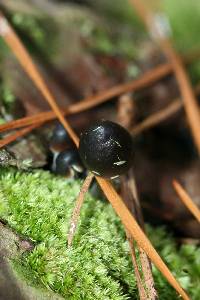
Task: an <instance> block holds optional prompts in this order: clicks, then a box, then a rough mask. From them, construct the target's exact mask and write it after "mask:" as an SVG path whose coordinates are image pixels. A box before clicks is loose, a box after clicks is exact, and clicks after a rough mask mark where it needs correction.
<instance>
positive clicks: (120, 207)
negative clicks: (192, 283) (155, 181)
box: [96, 177, 190, 300]
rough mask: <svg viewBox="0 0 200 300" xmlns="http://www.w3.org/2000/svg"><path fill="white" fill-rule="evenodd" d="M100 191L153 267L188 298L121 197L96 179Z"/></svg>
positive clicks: (108, 184) (108, 183) (104, 181)
mask: <svg viewBox="0 0 200 300" xmlns="http://www.w3.org/2000/svg"><path fill="white" fill-rule="evenodd" d="M96 179H97V181H98V183H99V185H100V187H101V189H102V190H103V192H104V194H105V196H106V197H107V198H108V200H109V201H110V203H111V204H112V206H113V208H114V209H115V211H116V213H117V214H118V216H119V217H120V219H121V221H122V223H123V224H124V226H125V227H126V229H128V231H129V232H130V234H131V236H132V237H133V238H134V239H135V240H136V242H137V243H138V245H139V247H141V248H142V249H143V250H144V251H145V252H146V254H147V255H148V256H149V258H150V259H151V260H152V262H153V263H154V264H155V266H156V267H157V268H158V269H159V270H160V272H161V273H162V274H163V275H164V277H165V278H166V279H167V280H168V281H169V283H170V284H171V285H172V286H173V287H174V289H176V291H177V292H178V293H179V294H180V295H181V296H182V297H183V299H185V300H189V299H190V298H189V297H188V295H187V294H186V293H185V291H184V290H183V289H182V288H181V286H180V284H179V283H178V282H177V280H176V279H175V278H174V276H173V274H172V273H171V272H170V270H169V269H168V267H167V266H166V264H165V263H164V262H163V260H162V259H161V257H160V256H159V254H158V253H157V251H156V250H155V249H154V247H153V246H152V244H151V242H150V241H149V240H148V238H147V237H146V235H145V234H144V232H143V231H142V229H141V228H140V226H139V225H138V224H137V222H136V221H135V219H134V218H133V216H132V215H131V213H130V212H129V210H128V209H127V208H126V206H125V204H124V203H123V200H122V199H121V197H120V196H119V195H118V194H117V192H116V191H115V190H114V188H113V186H112V185H111V183H110V182H108V181H106V180H105V179H103V178H100V177H96Z"/></svg>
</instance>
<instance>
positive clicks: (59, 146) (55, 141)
mask: <svg viewBox="0 0 200 300" xmlns="http://www.w3.org/2000/svg"><path fill="white" fill-rule="evenodd" d="M71 146H72V140H71V138H70V136H69V134H68V133H67V131H66V129H65V128H64V127H63V125H62V124H61V123H58V124H57V125H56V126H55V128H54V130H53V134H52V137H51V140H50V149H51V151H52V152H61V151H63V150H65V149H66V148H68V147H71Z"/></svg>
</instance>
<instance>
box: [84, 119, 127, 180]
mask: <svg viewBox="0 0 200 300" xmlns="http://www.w3.org/2000/svg"><path fill="white" fill-rule="evenodd" d="M79 154H80V157H81V159H82V162H83V164H84V166H85V167H86V168H87V169H88V170H90V171H91V172H93V173H94V174H95V175H97V176H102V177H106V178H111V179H112V178H114V177H117V176H119V175H121V174H124V173H126V172H127V171H128V169H129V168H130V167H131V165H132V157H133V142H132V137H131V135H130V134H129V132H128V131H127V130H126V129H124V128H123V127H122V126H120V125H118V124H116V123H114V122H111V121H99V122H97V123H95V124H94V125H92V126H90V127H89V128H88V129H87V130H86V131H85V132H83V133H82V134H81V137H80V143H79Z"/></svg>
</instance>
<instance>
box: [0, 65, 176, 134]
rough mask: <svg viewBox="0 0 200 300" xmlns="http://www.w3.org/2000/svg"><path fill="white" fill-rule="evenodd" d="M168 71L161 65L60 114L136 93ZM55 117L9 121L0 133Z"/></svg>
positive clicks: (168, 67) (47, 116) (43, 116)
mask: <svg viewBox="0 0 200 300" xmlns="http://www.w3.org/2000/svg"><path fill="white" fill-rule="evenodd" d="M169 71H170V65H168V64H163V65H161V66H159V67H157V68H155V69H154V71H153V72H152V71H149V72H147V73H146V74H144V75H143V76H142V77H141V78H138V79H135V80H134V81H131V82H130V83H125V84H121V85H117V86H114V87H113V88H110V89H108V90H106V91H104V92H101V93H99V94H97V95H96V96H91V97H87V98H85V99H83V100H82V101H80V102H78V103H75V104H72V105H69V106H68V107H67V108H66V109H63V111H62V113H63V114H64V115H71V114H76V113H79V112H82V111H85V110H87V109H90V108H93V107H95V106H97V105H99V104H102V103H104V102H106V101H108V100H110V99H112V98H113V97H115V96H118V95H120V94H123V93H125V92H128V91H133V90H134V91H136V90H137V89H140V88H142V87H145V86H147V85H150V84H151V83H153V82H155V81H156V80H157V79H159V78H160V77H162V76H164V75H166V74H168V72H169ZM56 118H57V115H56V114H55V112H52V111H48V112H44V113H40V114H37V115H35V116H30V117H25V118H21V119H19V120H15V121H11V122H8V123H6V124H2V125H0V132H2V131H6V130H10V129H16V128H20V127H23V126H27V125H32V124H35V123H38V122H41V121H42V122H47V121H50V120H53V119H56Z"/></svg>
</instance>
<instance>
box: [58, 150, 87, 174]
mask: <svg viewBox="0 0 200 300" xmlns="http://www.w3.org/2000/svg"><path fill="white" fill-rule="evenodd" d="M70 169H73V170H74V171H76V172H78V173H82V172H83V171H84V167H83V164H82V162H81V159H80V156H79V153H78V151H77V149H76V148H74V149H70V150H65V151H62V152H60V153H59V154H58V156H57V158H56V161H55V173H56V174H60V175H64V176H66V175H67V174H68V173H69V171H70Z"/></svg>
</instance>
